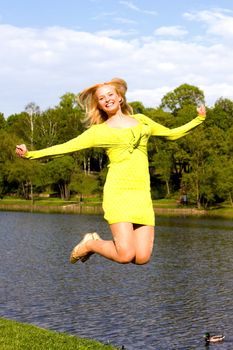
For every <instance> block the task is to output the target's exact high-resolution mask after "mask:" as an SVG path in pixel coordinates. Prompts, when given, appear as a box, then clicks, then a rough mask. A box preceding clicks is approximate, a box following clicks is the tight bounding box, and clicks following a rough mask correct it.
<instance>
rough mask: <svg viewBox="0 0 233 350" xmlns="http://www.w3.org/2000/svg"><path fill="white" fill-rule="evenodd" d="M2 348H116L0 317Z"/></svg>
mask: <svg viewBox="0 0 233 350" xmlns="http://www.w3.org/2000/svg"><path fill="white" fill-rule="evenodd" d="M0 349H1V350H88V349H90V350H114V349H116V348H114V347H113V346H111V345H104V344H101V343H99V342H96V341H92V340H88V339H82V338H78V337H75V336H71V335H67V334H64V333H57V332H53V331H48V330H45V329H41V328H38V327H35V326H32V325H28V324H24V323H19V322H16V321H10V320H6V319H3V318H0Z"/></svg>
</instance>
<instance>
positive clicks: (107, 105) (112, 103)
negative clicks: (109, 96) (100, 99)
mask: <svg viewBox="0 0 233 350" xmlns="http://www.w3.org/2000/svg"><path fill="white" fill-rule="evenodd" d="M113 105H114V102H109V103H107V104H106V105H105V107H111V106H113Z"/></svg>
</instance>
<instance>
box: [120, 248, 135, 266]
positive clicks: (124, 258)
mask: <svg viewBox="0 0 233 350" xmlns="http://www.w3.org/2000/svg"><path fill="white" fill-rule="evenodd" d="M118 260H119V262H120V263H121V264H128V263H131V262H132V261H134V260H135V251H134V250H132V249H119V250H118Z"/></svg>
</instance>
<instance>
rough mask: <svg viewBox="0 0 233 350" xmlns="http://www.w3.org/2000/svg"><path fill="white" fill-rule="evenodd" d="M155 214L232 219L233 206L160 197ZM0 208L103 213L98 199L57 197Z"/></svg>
mask: <svg viewBox="0 0 233 350" xmlns="http://www.w3.org/2000/svg"><path fill="white" fill-rule="evenodd" d="M153 205H154V210H155V213H156V214H157V215H169V216H170V215H178V216H179V215H186V216H188V215H196V216H200V215H202V216H203V215H205V216H212V217H222V218H227V219H233V207H231V206H229V205H227V204H225V205H222V206H221V207H214V208H210V209H208V210H200V209H197V208H195V207H192V206H186V205H185V206H182V205H179V204H178V203H177V201H176V200H175V199H160V200H155V201H153ZM0 210H2V211H3V210H5V211H30V212H41V213H67V214H103V210H102V203H101V201H100V200H98V201H97V200H94V201H90V200H87V201H86V200H85V201H84V202H82V203H80V202H78V201H74V200H70V201H63V200H61V199H57V198H49V199H36V200H35V201H34V203H32V202H31V201H30V200H23V199H14V198H4V199H2V200H0Z"/></svg>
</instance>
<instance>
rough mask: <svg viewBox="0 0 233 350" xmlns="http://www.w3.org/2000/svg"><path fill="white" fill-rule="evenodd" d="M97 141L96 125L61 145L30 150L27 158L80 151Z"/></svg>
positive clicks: (92, 145)
mask: <svg viewBox="0 0 233 350" xmlns="http://www.w3.org/2000/svg"><path fill="white" fill-rule="evenodd" d="M95 143H96V140H95V126H94V127H91V128H90V129H88V130H86V131H84V132H83V133H82V134H81V135H79V136H78V137H76V138H74V139H71V140H70V141H68V142H65V143H62V144H60V145H56V146H52V147H48V148H44V149H41V150H38V151H29V152H27V153H26V155H25V158H28V159H37V158H43V157H49V156H57V155H61V154H67V153H72V152H75V151H79V150H81V149H85V148H90V147H94V146H95Z"/></svg>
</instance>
